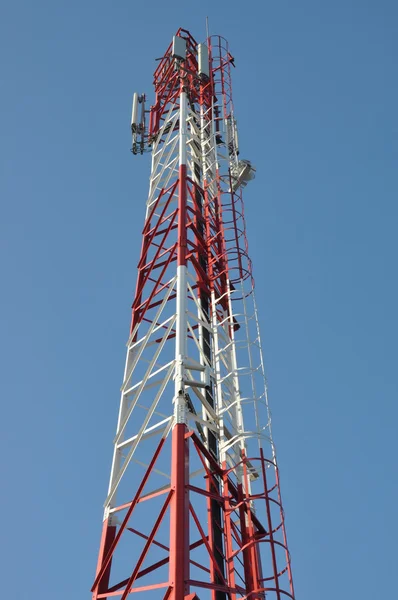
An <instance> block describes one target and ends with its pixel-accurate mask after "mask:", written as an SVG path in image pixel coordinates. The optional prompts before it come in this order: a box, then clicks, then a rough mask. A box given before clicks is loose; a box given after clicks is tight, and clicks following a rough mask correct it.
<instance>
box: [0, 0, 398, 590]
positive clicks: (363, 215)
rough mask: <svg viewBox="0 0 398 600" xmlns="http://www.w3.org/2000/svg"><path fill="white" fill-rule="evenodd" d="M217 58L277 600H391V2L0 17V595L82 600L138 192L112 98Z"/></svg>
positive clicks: (138, 215)
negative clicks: (192, 54)
mask: <svg viewBox="0 0 398 600" xmlns="http://www.w3.org/2000/svg"><path fill="white" fill-rule="evenodd" d="M206 14H208V15H209V17H210V29H211V32H212V33H220V34H222V35H224V36H225V37H227V38H228V39H229V42H230V45H231V50H232V53H233V54H234V55H235V58H236V65H237V68H236V70H235V71H234V73H233V76H234V80H233V84H234V102H235V109H236V114H237V117H238V120H239V127H240V146H241V150H242V156H244V157H247V158H249V159H251V160H252V161H253V162H254V163H255V165H256V167H257V178H256V180H255V181H254V182H253V183H251V184H250V186H248V188H247V193H246V195H245V197H246V215H247V226H248V235H249V244H250V250H251V255H252V257H253V261H254V268H255V276H256V279H257V300H258V303H259V307H260V311H261V313H260V317H261V327H262V334H263V343H264V348H265V359H266V370H267V374H268V380H269V389H270V399H271V406H272V411H273V422H274V435H275V440H276V444H277V449H278V451H279V462H280V467H281V475H282V492H283V497H284V504H285V509H286V515H287V528H288V536H289V543H290V549H291V552H292V557H293V573H294V578H295V584H296V591H297V600H299V599H301V600H319V599H320V598H322V600H335V599H336V597H338V598H341V599H350V600H354V599H355V598H361V600H377V599H378V598H387V597H388V598H393V597H394V594H395V593H396V570H397V565H396V561H397V549H396V538H397V535H398V531H397V510H396V507H397V501H398V493H397V492H398V490H397V487H398V486H397V420H398V410H397V391H398V390H397V387H398V386H397V370H398V369H397V334H398V326H397V325H398V323H397V306H398V284H397V220H398V209H397V197H398V195H397V191H398V190H397V187H398V186H397V159H398V122H397V107H398V85H397V67H396V65H397V59H398V48H397V39H398V4H397V2H396V1H395V0H390V1H388V0H378V1H377V0H373V1H370V0H356V1H354V0H335V1H334V2H319V0H301V1H300V2H296V1H293V0H291V1H287V0H279V1H277V2H276V1H273V2H270V1H264V2H263V1H259V0H257V1H255V2H251V3H242V2H237V1H236V0H230V1H229V2H210V1H208V0H204V1H203V2H201V3H199V4H194V3H192V2H182V1H181V0H177V1H176V2H174V3H172V4H170V5H169V6H168V7H166V4H165V3H163V2H161V1H160V0H154V1H153V2H151V3H149V2H134V1H130V2H127V1H126V0H120V1H118V2H104V1H102V0H97V1H96V2H94V1H93V0H79V1H76V0H68V2H66V1H65V0H61V1H57V2H54V1H51V2H50V1H44V0H41V1H36V2H30V1H27V0H25V1H18V0H16V1H14V2H3V3H2V6H1V15H0V49H1V56H2V66H1V70H0V77H1V95H0V109H1V113H0V114H1V123H2V124H1V146H0V153H1V157H0V159H1V164H0V168H1V173H0V185H1V205H2V208H1V212H2V215H1V225H0V227H1V255H2V259H3V260H2V286H1V289H2V293H1V300H2V302H1V304H2V310H1V339H2V344H1V350H0V352H1V355H0V361H1V365H2V377H1V396H2V405H1V406H2V418H1V424H0V427H1V444H2V451H1V470H2V475H1V481H2V489H3V491H2V494H1V504H2V512H3V522H2V538H3V544H2V547H1V550H0V554H1V562H2V567H3V568H2V570H3V573H4V574H3V577H2V585H1V590H2V593H1V595H2V597H3V598H10V599H11V598H12V599H15V600H25V599H27V598H32V597H37V598H40V600H54V599H56V600H69V599H70V598H74V599H77V598H79V599H80V598H82V599H83V598H89V597H90V594H89V588H90V586H91V583H92V579H93V574H94V570H95V564H96V559H97V549H98V543H99V536H100V529H101V520H102V504H103V501H104V498H105V492H106V487H107V480H108V475H109V469H110V461H111V443H112V439H113V435H114V430H115V426H116V418H117V410H118V402H119V387H120V382H121V377H122V370H123V366H124V354H125V341H126V339H127V335H128V328H129V319H130V306H131V302H132V297H133V290H134V284H135V269H136V263H137V260H138V253H139V247H140V232H141V227H142V222H143V217H144V204H145V200H146V194H147V183H148V177H149V168H150V162H149V157H143V158H142V157H136V158H133V157H132V155H131V154H130V151H129V148H130V135H129V118H130V103H131V95H132V92H133V91H136V90H137V91H145V92H147V93H148V94H149V95H151V93H152V87H151V84H152V72H153V70H154V67H155V62H154V59H155V58H156V57H158V56H161V55H162V53H163V51H164V49H165V48H166V46H167V45H168V43H169V41H170V39H171V36H172V35H173V33H174V32H175V30H176V29H177V28H178V27H179V26H180V25H181V26H183V27H185V28H188V29H190V30H191V31H192V34H193V35H194V36H195V37H196V39H198V40H201V39H202V38H204V36H205V16H206Z"/></svg>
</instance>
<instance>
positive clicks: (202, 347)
mask: <svg viewBox="0 0 398 600" xmlns="http://www.w3.org/2000/svg"><path fill="white" fill-rule="evenodd" d="M231 66H233V57H232V56H231V54H230V52H229V49H228V44H227V42H226V40H224V39H223V38H222V37H218V36H212V37H209V38H208V39H207V40H206V43H204V44H197V42H196V41H195V40H194V39H193V37H192V36H191V34H190V33H189V32H188V31H186V30H184V29H180V30H179V31H178V32H177V34H176V35H175V36H174V38H173V41H172V43H171V44H170V46H169V47H168V49H167V51H166V53H165V54H164V56H163V58H162V59H161V60H160V61H159V63H158V66H157V68H156V71H155V74H154V86H155V101H154V104H153V105H152V106H151V107H150V110H147V109H146V98H145V96H144V95H138V94H134V98H133V113H132V134H133V147H132V151H133V153H134V154H143V153H144V152H146V151H151V154H152V169H151V176H150V184H149V195H148V200H147V204H146V217H145V222H144V228H143V232H142V247H141V256H140V258H139V262H138V276H137V284H136V293H135V298H134V302H133V306H132V321H131V329H130V336H129V339H128V342H127V358H126V365H125V369H124V377H123V383H122V387H121V399H120V409H119V418H118V422H117V428H116V436H115V439H114V452H113V461H112V469H111V475H110V482H109V490H108V495H107V498H106V500H105V513H104V521H103V529H102V537H101V543H100V550H99V558H98V565H97V573H96V577H95V582H94V584H93V587H92V594H93V596H92V597H93V600H97V599H99V598H113V597H119V598H121V599H122V600H126V598H127V597H128V596H129V595H130V594H137V595H138V597H139V598H142V599H144V598H148V599H149V600H151V599H155V598H156V599H160V598H162V599H163V600H166V599H170V600H184V598H190V599H194V598H195V597H197V598H199V599H200V600H204V599H206V598H208V599H212V600H227V599H228V600H235V599H236V600H237V599H245V598H248V599H250V600H257V599H260V598H263V599H265V598H266V599H267V600H271V599H277V600H281V599H282V598H284V597H287V598H292V599H294V591H293V582H292V575H291V569H290V555H289V551H288V547H287V541H286V532H285V522H284V513H283V508H282V503H281V495H280V488H279V475H278V468H277V463H276V457H275V450H274V445H273V441H272V435H271V421H270V414H269V410H268V400H267V390H266V383H265V377H264V367H263V360H262V351H261V341H260V333H259V327H258V320H257V308H256V303H255V296H254V283H253V275H252V266H251V261H250V258H249V255H248V246H247V240H246V228H245V218H244V211H243V201H242V189H243V188H244V187H245V185H246V184H247V182H248V181H249V180H250V179H252V178H253V177H254V172H255V170H254V168H253V167H252V165H251V164H250V162H249V161H246V160H242V159H241V158H240V157H239V147H238V135H237V124H236V119H235V115H234V108H233V102H232V87H231V73H230V72H231Z"/></svg>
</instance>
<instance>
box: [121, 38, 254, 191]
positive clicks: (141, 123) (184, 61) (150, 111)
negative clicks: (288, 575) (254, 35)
mask: <svg viewBox="0 0 398 600" xmlns="http://www.w3.org/2000/svg"><path fill="white" fill-rule="evenodd" d="M231 67H235V61H234V57H233V56H232V54H231V53H230V51H229V47H228V42H227V40H226V39H225V38H223V37H221V36H210V37H208V38H207V40H206V42H204V43H199V44H198V43H197V41H196V40H195V39H194V38H193V37H192V35H191V34H190V33H189V31H187V30H186V29H182V28H180V29H179V30H178V31H177V33H176V35H174V36H173V39H172V41H171V43H170V45H169V47H168V48H167V50H166V52H165V54H164V56H163V57H162V58H159V59H158V65H157V67H156V69H155V72H154V78H153V84H154V88H155V101H154V103H153V104H152V105H151V106H150V107H149V108H148V101H147V96H146V94H138V93H135V94H134V95H133V107H132V116H131V132H132V148H131V150H132V153H133V154H135V155H137V154H144V152H147V151H152V149H153V145H154V143H156V142H157V141H159V138H160V140H161V141H164V135H165V134H168V133H169V131H170V130H165V129H164V128H163V125H164V123H165V121H166V120H167V118H168V116H169V114H170V112H172V111H173V110H175V106H176V100H177V99H178V96H179V94H180V92H181V89H183V90H184V91H185V92H186V93H187V98H188V102H189V105H190V108H191V110H192V111H193V112H195V113H196V114H199V113H200V106H201V105H202V104H203V103H205V104H207V106H208V107H209V109H210V110H213V111H214V112H215V115H214V123H215V127H216V140H217V145H219V146H225V147H226V149H227V153H228V156H229V159H230V163H231V176H232V181H231V187H232V190H233V191H235V190H236V189H238V188H239V187H244V186H245V185H246V184H247V183H248V181H250V180H251V179H253V178H254V176H255V172H256V169H255V168H254V167H253V165H252V164H251V162H250V161H249V160H245V159H240V158H239V141H238V128H237V121H236V118H235V116H234V108H233V102H232V83H231ZM176 127H178V123H177V124H176ZM162 136H163V139H162Z"/></svg>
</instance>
